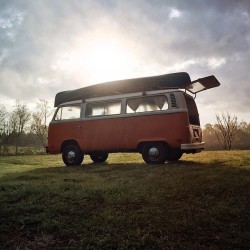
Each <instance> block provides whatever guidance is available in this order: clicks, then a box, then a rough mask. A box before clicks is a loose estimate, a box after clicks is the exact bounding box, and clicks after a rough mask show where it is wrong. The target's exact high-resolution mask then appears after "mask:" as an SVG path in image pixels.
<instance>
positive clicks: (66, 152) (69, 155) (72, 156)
mask: <svg viewBox="0 0 250 250" xmlns="http://www.w3.org/2000/svg"><path fill="white" fill-rule="evenodd" d="M83 157H84V155H83V152H82V151H81V150H80V148H79V147H78V146H76V145H74V144H72V145H68V146H66V147H65V148H64V149H63V152H62V159H63V162H64V163H65V165H66V166H76V165H80V164H81V163H82V161H83Z"/></svg>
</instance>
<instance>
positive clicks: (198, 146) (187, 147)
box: [181, 142, 205, 152]
mask: <svg viewBox="0 0 250 250" xmlns="http://www.w3.org/2000/svg"><path fill="white" fill-rule="evenodd" d="M204 146H205V142H196V143H188V144H181V150H183V151H195V152H200V151H201V150H203V149H204Z"/></svg>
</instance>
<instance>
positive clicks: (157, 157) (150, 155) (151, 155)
mask: <svg viewBox="0 0 250 250" xmlns="http://www.w3.org/2000/svg"><path fill="white" fill-rule="evenodd" d="M166 154H167V148H166V147H165V146H164V144H162V143H156V142H155V143H153V142H152V143H147V144H145V145H144V147H143V149H142V158H143V160H144V161H145V162H146V163H147V164H163V163H164V162H165V161H166Z"/></svg>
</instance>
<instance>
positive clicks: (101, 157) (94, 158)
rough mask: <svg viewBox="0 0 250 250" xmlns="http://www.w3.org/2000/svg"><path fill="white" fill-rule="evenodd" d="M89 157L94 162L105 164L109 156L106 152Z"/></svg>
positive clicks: (92, 154)
mask: <svg viewBox="0 0 250 250" xmlns="http://www.w3.org/2000/svg"><path fill="white" fill-rule="evenodd" d="M89 156H90V158H91V160H92V161H93V162H105V161H106V160H107V159H108V156H109V154H108V153H106V152H94V153H91V154H90V155H89Z"/></svg>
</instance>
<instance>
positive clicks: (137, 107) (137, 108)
mask: <svg viewBox="0 0 250 250" xmlns="http://www.w3.org/2000/svg"><path fill="white" fill-rule="evenodd" d="M167 109H168V99H167V97H166V96H163V95H161V96H150V97H140V98H133V99H130V100H128V101H127V105H126V113H128V114H131V113H140V112H152V111H160V110H167Z"/></svg>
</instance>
